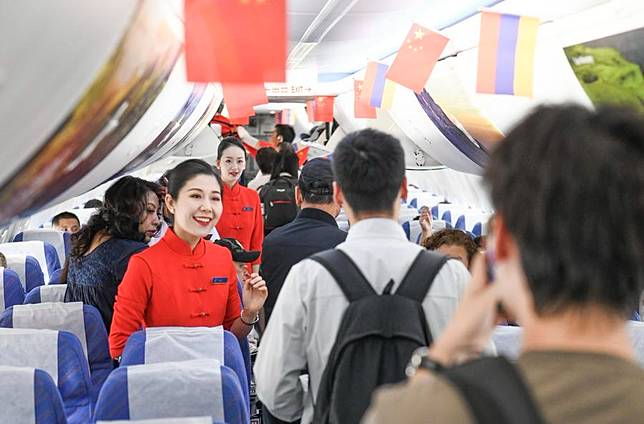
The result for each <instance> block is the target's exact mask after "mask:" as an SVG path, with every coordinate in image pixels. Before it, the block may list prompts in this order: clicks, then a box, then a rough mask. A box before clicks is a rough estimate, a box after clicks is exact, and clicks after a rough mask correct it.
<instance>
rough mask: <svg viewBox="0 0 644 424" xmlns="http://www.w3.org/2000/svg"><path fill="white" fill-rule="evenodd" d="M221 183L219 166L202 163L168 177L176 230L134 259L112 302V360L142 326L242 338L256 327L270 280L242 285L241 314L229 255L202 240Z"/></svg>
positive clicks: (217, 206) (218, 205)
mask: <svg viewBox="0 0 644 424" xmlns="http://www.w3.org/2000/svg"><path fill="white" fill-rule="evenodd" d="M222 186H223V184H222V182H221V180H220V179H219V176H218V175H217V173H216V171H215V170H214V168H213V167H211V166H210V165H208V164H207V163H206V162H204V161H202V160H198V159H191V160H188V161H185V162H183V163H181V164H179V165H177V167H175V168H174V169H173V170H172V171H171V172H170V176H169V178H168V193H167V194H166V198H165V202H166V205H167V207H168V210H169V212H170V213H171V214H172V215H173V226H172V227H170V228H168V230H167V231H166V233H165V235H164V236H163V238H162V239H161V240H160V241H159V242H158V243H157V244H155V245H154V246H152V247H150V248H148V249H146V250H144V251H143V252H141V253H139V254H136V255H134V256H132V257H131V259H130V262H129V264H128V267H127V271H126V273H125V276H124V277H123V281H122V282H121V284H120V285H119V288H118V294H117V296H116V303H115V305H114V317H113V319H112V327H111V330H110V340H109V341H110V354H111V355H112V357H113V358H118V357H119V356H120V355H121V353H122V351H123V348H124V346H125V342H126V341H127V338H128V337H129V336H130V334H132V333H133V332H134V331H136V330H138V329H140V328H141V327H143V326H145V327H162V326H187V327H201V326H206V327H211V326H218V325H223V326H224V328H225V329H227V330H230V331H231V332H233V333H234V334H235V335H236V336H237V337H240V338H241V337H244V336H246V335H247V334H248V333H249V332H250V330H251V328H252V326H253V324H254V323H255V322H257V318H258V313H259V310H260V309H261V308H262V306H263V305H264V301H265V300H266V296H267V294H268V292H267V290H266V283H265V282H264V280H263V279H262V278H261V277H260V276H259V275H257V274H255V273H252V274H250V275H249V276H248V277H247V278H246V280H245V281H243V295H242V296H243V305H244V309H243V310H242V309H241V302H240V298H239V294H238V291H237V273H236V270H235V265H234V264H233V261H232V256H231V254H230V251H229V250H228V249H227V248H225V247H222V246H218V245H216V244H214V243H211V242H208V241H205V240H204V239H203V237H204V236H206V235H207V234H209V233H210V230H211V229H212V227H213V225H215V223H216V222H217V220H218V219H219V218H220V217H221V214H222V202H221V190H222Z"/></svg>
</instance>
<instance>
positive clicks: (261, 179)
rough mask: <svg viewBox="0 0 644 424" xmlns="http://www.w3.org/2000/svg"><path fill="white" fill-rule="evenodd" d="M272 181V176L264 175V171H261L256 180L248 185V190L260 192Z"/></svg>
mask: <svg viewBox="0 0 644 424" xmlns="http://www.w3.org/2000/svg"><path fill="white" fill-rule="evenodd" d="M270 180H271V174H262V171H259V172H258V173H257V175H255V178H253V179H252V180H251V181H250V182H249V183H248V188H250V189H253V190H255V191H259V189H260V188H262V186H263V185H264V184H266V183H267V182H269V181H270Z"/></svg>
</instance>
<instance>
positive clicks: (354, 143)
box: [333, 128, 405, 213]
mask: <svg viewBox="0 0 644 424" xmlns="http://www.w3.org/2000/svg"><path fill="white" fill-rule="evenodd" d="M333 172H334V173H335V178H336V181H337V183H338V185H339V186H340V188H341V189H342V193H343V194H344V198H345V199H346V201H347V203H348V204H349V206H350V207H351V209H353V211H354V212H357V213H360V212H387V213H389V212H391V211H392V207H394V202H395V200H396V197H397V196H398V192H399V191H400V187H401V185H402V182H403V178H404V177H405V154H404V152H403V148H402V146H401V145H400V141H398V139H397V138H395V137H394V136H392V135H389V134H386V133H384V132H382V131H378V130H374V129H371V128H367V129H364V130H361V131H356V132H352V133H350V134H348V135H346V136H345V137H344V139H342V141H340V143H338V145H337V147H336V148H335V151H334V152H333ZM396 206H397V205H396Z"/></svg>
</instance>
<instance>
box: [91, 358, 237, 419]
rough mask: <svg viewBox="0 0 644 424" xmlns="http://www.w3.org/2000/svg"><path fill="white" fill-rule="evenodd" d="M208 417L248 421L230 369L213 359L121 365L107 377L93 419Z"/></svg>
mask: <svg viewBox="0 0 644 424" xmlns="http://www.w3.org/2000/svg"><path fill="white" fill-rule="evenodd" d="M194 416H209V417H211V418H212V422H213V423H223V422H225V423H248V422H249V411H248V405H247V404H246V400H245V398H244V395H243V393H242V389H241V386H240V384H239V379H238V378H237V375H236V374H235V372H234V371H233V370H231V369H230V368H228V367H226V366H225V365H222V364H221V363H220V362H219V361H217V360H214V359H198V360H191V361H181V362H162V363H157V364H145V365H130V366H121V367H119V368H117V369H115V370H114V371H113V372H112V374H110V376H109V377H108V379H107V381H106V382H105V385H104V386H103V389H102V390H101V393H100V395H99V398H98V403H97V404H96V412H95V415H94V418H95V420H97V421H98V420H105V421H108V420H143V419H154V418H180V417H194Z"/></svg>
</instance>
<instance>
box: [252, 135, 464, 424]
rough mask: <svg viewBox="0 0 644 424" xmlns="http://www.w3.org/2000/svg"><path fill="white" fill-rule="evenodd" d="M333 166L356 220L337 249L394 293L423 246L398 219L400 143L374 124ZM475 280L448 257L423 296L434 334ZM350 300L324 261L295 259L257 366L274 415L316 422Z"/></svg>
mask: <svg viewBox="0 0 644 424" xmlns="http://www.w3.org/2000/svg"><path fill="white" fill-rule="evenodd" d="M333 168H334V173H335V176H336V182H335V183H334V197H335V200H336V202H337V203H338V204H339V205H342V206H343V207H344V210H345V211H346V214H347V216H348V218H349V221H350V222H351V229H350V230H349V235H348V237H347V239H346V242H344V243H341V244H340V245H338V247H337V248H338V249H341V250H342V251H343V252H344V253H346V254H347V255H348V256H349V257H350V258H351V259H352V260H353V261H354V262H355V264H356V265H357V266H358V268H359V269H360V270H361V271H362V273H363V274H364V276H365V278H366V279H367V280H368V281H369V283H370V284H371V285H372V286H373V288H374V289H375V291H376V292H378V293H382V292H383V290H384V288H385V286H386V285H387V283H388V282H389V281H390V280H393V281H394V286H393V290H394V292H395V290H396V289H397V288H398V285H399V284H400V282H401V281H402V279H403V278H404V276H405V274H406V272H407V270H408V268H409V267H410V265H411V264H412V262H413V261H414V259H415V258H416V256H417V255H418V253H419V252H420V251H421V250H423V247H421V246H418V245H416V244H413V243H410V242H409V241H408V240H407V238H406V236H405V233H404V231H403V229H402V227H401V226H400V225H399V224H398V223H397V218H398V216H397V215H398V213H399V212H398V211H399V204H400V200H401V199H404V198H406V196H407V180H406V178H405V163H404V152H403V149H402V147H401V145H400V142H399V141H398V140H397V139H396V138H394V137H392V136H390V135H388V134H385V133H382V132H380V131H377V130H373V129H366V130H362V131H358V132H355V133H352V134H349V135H347V136H346V137H345V138H344V139H343V140H342V141H341V142H340V143H339V144H338V146H337V147H336V149H335V151H334V160H333ZM468 279H469V273H468V272H467V269H466V268H465V266H464V265H463V264H462V263H461V262H458V261H447V263H446V264H445V265H444V266H443V267H442V268H441V270H440V271H439V273H438V274H437V276H436V278H435V279H434V283H433V284H432V286H431V288H430V290H429V292H428V293H427V296H426V297H425V299H424V301H423V303H422V306H423V310H424V311H425V317H426V319H427V322H428V325H429V329H430V331H431V334H432V336H433V337H434V338H436V337H438V336H439V335H440V334H441V332H442V331H443V329H444V328H445V326H446V325H447V322H448V320H449V319H450V317H451V316H452V314H453V313H454V312H455V310H456V308H457V306H458V304H459V301H460V299H461V297H462V293H463V290H464V288H465V285H466V283H467V280H468ZM348 305H349V303H348V301H347V300H346V298H345V296H344V295H343V293H342V291H341V289H340V287H339V286H338V285H337V283H336V282H335V281H334V279H333V277H332V276H331V274H330V273H329V272H328V271H327V270H326V268H324V267H323V266H322V265H320V264H319V263H318V262H315V261H313V260H310V259H305V260H303V261H302V262H300V263H298V264H296V265H295V266H293V268H292V269H291V271H290V273H289V274H288V276H287V277H286V281H285V282H284V286H283V287H282V291H281V292H280V295H279V297H278V299H277V302H276V304H275V307H274V309H273V314H272V315H271V321H270V323H269V325H268V327H267V329H266V332H265V334H264V336H263V337H262V340H261V344H260V348H259V353H258V357H257V361H256V363H255V368H254V371H255V379H256V384H257V394H258V397H259V399H260V400H261V401H262V403H263V404H264V407H265V408H266V409H267V410H268V411H269V412H270V414H271V415H272V416H273V417H274V418H277V419H278V420H281V421H286V422H294V421H297V420H299V419H301V422H302V423H309V422H311V420H312V416H313V407H312V405H313V403H314V402H313V401H314V400H315V398H316V396H317V392H318V388H319V385H320V380H321V378H322V373H323V372H324V369H325V367H326V364H327V360H328V357H329V353H330V351H331V349H332V347H333V344H334V342H335V339H336V336H337V333H338V329H339V326H340V322H341V320H342V316H343V313H344V311H345V310H346V308H347V307H348ZM383 313H387V312H386V311H383ZM391 318H392V319H395V318H396V317H391ZM304 370H308V374H309V382H308V385H307V386H308V387H306V388H305V385H303V384H302V383H301V382H300V374H302V371H304Z"/></svg>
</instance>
